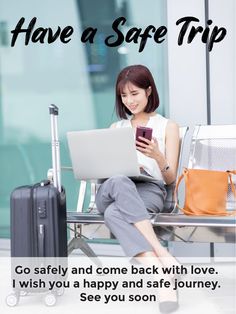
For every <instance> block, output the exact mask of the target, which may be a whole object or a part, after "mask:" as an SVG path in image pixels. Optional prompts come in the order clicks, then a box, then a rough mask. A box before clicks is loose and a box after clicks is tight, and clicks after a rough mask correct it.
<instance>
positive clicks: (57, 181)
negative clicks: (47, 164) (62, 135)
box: [49, 105, 61, 192]
mask: <svg viewBox="0 0 236 314" xmlns="http://www.w3.org/2000/svg"><path fill="white" fill-rule="evenodd" d="M49 113H50V117H51V138H52V168H53V185H54V186H55V187H56V188H57V189H58V191H59V192H61V162H60V143H59V140H58V127H57V118H58V114H59V110H58V108H57V106H55V105H50V106H49Z"/></svg>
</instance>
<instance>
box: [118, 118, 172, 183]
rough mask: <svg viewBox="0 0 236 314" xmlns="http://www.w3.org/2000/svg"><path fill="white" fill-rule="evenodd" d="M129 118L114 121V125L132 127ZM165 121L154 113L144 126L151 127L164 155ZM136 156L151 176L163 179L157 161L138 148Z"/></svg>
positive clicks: (166, 120)
mask: <svg viewBox="0 0 236 314" xmlns="http://www.w3.org/2000/svg"><path fill="white" fill-rule="evenodd" d="M130 120H131V117H130V118H129V119H128V120H125V119H123V120H120V121H118V122H116V124H115V127H116V128H127V127H131V128H132V124H131V121H130ZM167 122H168V119H166V118H165V117H163V116H162V115H160V114H155V115H153V116H150V118H149V120H148V123H147V125H146V127H148V128H152V129H153V131H152V136H153V137H155V138H156V139H157V141H158V145H159V149H160V151H161V152H162V154H163V155H164V156H165V138H166V126H167ZM134 136H135V134H134ZM137 157H138V163H139V165H140V166H142V167H143V168H144V170H145V171H146V172H147V173H149V174H150V175H151V176H153V177H154V178H155V179H157V180H163V181H164V179H163V177H162V173H161V170H160V168H159V166H158V164H157V162H156V161H155V160H154V159H153V158H150V157H147V156H145V155H144V154H143V153H141V152H139V151H138V150H137Z"/></svg>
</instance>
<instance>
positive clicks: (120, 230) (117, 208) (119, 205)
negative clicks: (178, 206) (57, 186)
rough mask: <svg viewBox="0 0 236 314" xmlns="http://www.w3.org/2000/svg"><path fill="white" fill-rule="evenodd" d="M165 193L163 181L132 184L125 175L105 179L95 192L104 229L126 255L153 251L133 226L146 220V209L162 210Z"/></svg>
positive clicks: (147, 215) (131, 255)
mask: <svg viewBox="0 0 236 314" xmlns="http://www.w3.org/2000/svg"><path fill="white" fill-rule="evenodd" d="M165 197H166V190H165V187H164V183H163V182H162V181H158V180H153V181H152V182H133V181H132V180H131V179H129V178H128V177H126V176H123V175H117V176H113V177H111V178H109V179H107V180H106V181H105V182H104V183H103V184H102V185H101V186H100V187H99V189H98V192H97V194H96V205H97V208H98V210H99V211H100V212H101V213H103V214H104V221H105V224H106V226H107V227H108V228H109V229H110V231H111V232H112V233H113V234H114V236H115V237H116V238H117V240H118V241H119V243H120V245H121V247H122V248H123V250H124V252H125V254H126V255H127V256H130V257H133V256H136V255H137V254H140V253H143V252H148V251H152V250H153V249H152V247H151V245H150V244H149V243H148V241H147V240H146V239H145V237H144V236H143V235H142V234H141V232H140V231H139V230H138V229H137V228H136V227H135V226H134V223H136V222H138V221H141V220H144V219H149V218H150V216H149V212H148V209H149V210H151V211H152V212H153V211H154V212H160V211H161V210H162V209H163V205H164V201H165Z"/></svg>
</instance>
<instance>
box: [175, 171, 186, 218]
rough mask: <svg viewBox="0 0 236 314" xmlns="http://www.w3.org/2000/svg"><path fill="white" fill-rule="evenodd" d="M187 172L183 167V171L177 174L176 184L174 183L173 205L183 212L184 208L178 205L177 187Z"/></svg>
mask: <svg viewBox="0 0 236 314" xmlns="http://www.w3.org/2000/svg"><path fill="white" fill-rule="evenodd" d="M187 173H188V169H187V168H184V171H183V173H182V174H181V175H180V176H179V178H178V179H177V182H176V185H175V190H174V201H175V206H176V207H178V209H180V210H181V211H182V212H184V209H183V208H182V207H180V206H179V203H178V188H179V185H180V182H181V181H182V180H183V178H184V177H185V178H186V174H187Z"/></svg>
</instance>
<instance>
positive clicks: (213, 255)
mask: <svg viewBox="0 0 236 314" xmlns="http://www.w3.org/2000/svg"><path fill="white" fill-rule="evenodd" d="M210 257H213V258H214V257H215V245H214V243H213V242H210Z"/></svg>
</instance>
